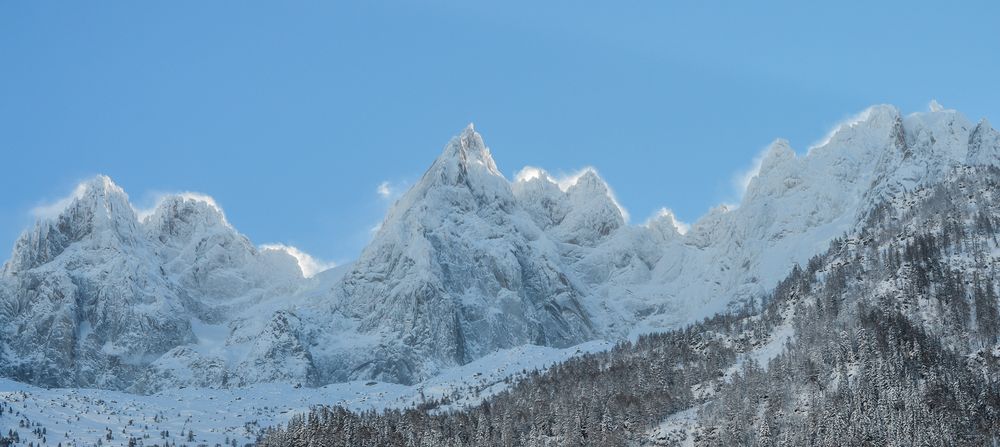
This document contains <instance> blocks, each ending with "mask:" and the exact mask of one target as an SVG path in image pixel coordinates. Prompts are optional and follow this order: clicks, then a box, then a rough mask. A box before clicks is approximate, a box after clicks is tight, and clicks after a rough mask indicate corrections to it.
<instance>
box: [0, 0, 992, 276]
mask: <svg viewBox="0 0 1000 447" xmlns="http://www.w3.org/2000/svg"><path fill="white" fill-rule="evenodd" d="M820 3H822V4H820ZM874 3H876V2H731V3H720V2H713V1H705V2H690V3H689V4H687V5H683V4H681V3H680V2H659V1H657V2H654V1H648V2H647V1H637V2H627V4H623V2H602V3H592V2H578V1H551V2H521V1H506V2H491V3H487V2H460V1H429V2H381V1H379V2H356V3H341V2H253V1H239V2H236V1H234V2H222V1H220V2H194V1H191V2H187V1H181V2H159V3H154V2H114V1H108V2H13V1H9V2H0V188H2V190H3V191H5V193H4V194H3V195H0V216H2V218H0V247H10V246H11V245H12V243H13V241H14V239H15V238H16V237H17V235H18V234H19V233H20V232H21V231H22V230H23V229H24V228H26V227H28V226H29V225H30V224H31V222H32V221H33V219H34V218H33V217H32V214H31V210H32V209H33V208H35V207H37V206H39V205H41V204H45V203H50V202H52V201H55V200H58V199H59V198H60V197H63V196H66V195H67V194H69V193H70V192H71V191H72V189H73V186H74V185H75V184H77V183H78V182H79V181H81V180H83V179H86V178H88V177H91V176H93V175H95V174H98V173H104V174H108V175H110V176H111V177H112V178H113V179H115V181H116V182H118V183H119V184H120V185H122V186H123V187H124V188H125V189H126V191H128V192H129V194H130V195H131V197H132V199H133V202H136V203H137V204H138V205H139V206H145V205H150V202H152V201H153V200H154V197H155V196H156V195H157V194H160V193H163V192H171V191H197V192H202V193H206V194H209V195H211V196H213V197H215V199H216V201H217V202H218V203H219V204H221V206H222V207H223V208H224V209H225V210H226V214H227V216H228V218H229V220H230V221H231V222H232V223H233V224H234V225H235V226H236V227H237V228H238V229H239V230H240V231H242V232H243V233H245V234H247V235H248V236H249V237H250V238H251V239H252V240H253V241H254V242H256V243H269V242H281V243H287V244H293V245H296V246H298V247H300V248H302V249H304V250H306V251H308V252H311V253H312V254H314V255H316V256H318V257H320V258H323V259H328V260H336V261H344V260H349V259H352V258H354V257H355V256H356V255H357V253H358V252H359V251H360V249H361V248H362V247H363V246H364V244H365V243H366V242H367V240H368V239H369V237H370V234H369V229H370V228H371V227H372V226H373V225H375V224H376V223H378V222H379V221H380V220H381V218H382V216H383V215H384V213H385V210H386V208H387V207H388V203H387V200H385V199H383V198H382V197H381V196H380V194H379V193H378V187H379V185H380V184H382V183H383V182H388V185H390V186H391V187H394V188H397V189H398V188H399V187H400V185H406V184H408V183H411V182H413V181H415V180H416V179H417V178H419V176H420V175H421V174H422V173H423V171H424V169H426V167H427V166H428V165H429V164H430V163H431V161H433V159H434V157H436V156H437V155H438V154H439V152H440V151H441V148H442V147H443V146H444V144H445V143H446V142H447V141H448V139H449V138H450V137H451V136H452V135H455V134H457V133H458V132H459V131H460V130H461V129H462V128H463V127H464V126H465V125H466V124H467V123H469V122H475V123H476V128H477V129H478V130H479V131H480V132H481V133H482V134H483V136H484V138H485V140H486V142H487V144H488V145H489V146H490V147H491V149H492V150H493V154H494V157H495V158H496V161H497V164H498V166H499V167H500V169H501V170H502V171H503V172H504V173H505V174H506V175H507V176H508V178H512V177H513V176H514V174H516V173H517V171H519V170H520V169H521V168H522V167H523V166H525V165H533V166H539V167H543V168H545V169H547V170H549V171H550V172H553V173H560V172H566V173H568V172H573V171H576V170H578V169H580V168H583V167H585V166H594V167H596V168H597V169H598V170H599V171H600V173H601V175H602V176H603V177H604V178H605V179H606V180H607V181H608V182H609V183H610V184H611V186H612V188H614V190H615V192H616V194H617V196H618V199H619V201H620V202H621V203H622V204H623V205H624V206H625V208H627V209H628V210H629V212H630V214H631V216H632V221H633V222H641V221H643V220H644V219H645V218H646V217H647V216H649V215H651V214H652V213H653V212H654V211H655V210H656V209H658V208H660V207H663V206H666V207H669V208H672V209H673V210H674V211H675V212H676V213H677V214H678V215H679V217H680V218H681V219H683V220H686V221H693V220H695V219H696V218H697V217H698V216H700V215H702V214H703V213H705V212H706V211H707V210H708V209H709V208H710V207H711V206H713V205H715V204H718V203H720V202H727V201H733V200H735V198H736V195H737V194H738V193H737V191H736V188H735V187H734V178H735V177H736V176H738V175H739V173H740V172H741V171H743V170H746V169H747V168H748V167H749V166H750V165H751V163H752V160H753V158H754V156H755V155H757V154H758V153H759V152H760V151H761V150H762V149H763V148H764V147H765V146H767V144H768V143H769V142H771V141H772V140H773V139H774V138H776V137H784V138H787V139H788V140H790V141H791V143H792V146H793V147H794V148H795V149H796V150H797V151H798V152H800V153H803V152H804V151H805V150H806V149H807V148H808V147H809V145H810V144H811V143H813V142H816V141H817V140H820V139H821V138H822V137H823V136H824V135H825V134H826V133H827V132H828V131H829V130H830V128H831V127H832V126H833V125H834V124H835V123H836V122H838V121H840V120H842V119H843V118H845V117H847V116H849V115H852V114H854V113H856V112H859V111H861V110H862V109H864V108H865V107H867V106H868V105H871V104H875V103H892V104H896V105H897V106H899V107H900V108H901V109H902V110H903V111H904V112H913V111H918V110H924V109H925V108H926V107H927V103H928V102H929V101H930V100H931V99H937V100H938V101H939V102H940V103H942V104H943V105H944V106H946V107H949V108H957V109H959V110H961V111H963V112H964V113H966V114H967V115H968V116H969V117H970V118H971V119H974V120H975V119H978V118H979V117H982V116H987V117H991V118H993V120H994V122H996V121H1000V114H998V113H997V107H996V105H997V104H1000V101H998V100H1000V89H998V88H996V84H997V82H998V81H997V80H998V79H1000V57H997V55H998V54H1000V32H997V31H996V24H995V18H996V17H997V16H998V12H1000V11H998V7H997V6H995V5H996V3H995V2H964V3H963V4H962V8H961V9H958V8H949V7H947V6H946V4H945V3H946V2H912V1H911V2H878V3H879V4H874ZM762 4H766V6H761V5H762ZM0 249H2V250H7V249H6V248H0ZM0 257H3V256H0Z"/></svg>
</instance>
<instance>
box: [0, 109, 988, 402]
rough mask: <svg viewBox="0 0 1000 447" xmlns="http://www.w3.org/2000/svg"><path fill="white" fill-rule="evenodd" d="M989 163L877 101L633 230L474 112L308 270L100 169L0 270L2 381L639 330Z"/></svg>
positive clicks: (617, 335)
mask: <svg viewBox="0 0 1000 447" xmlns="http://www.w3.org/2000/svg"><path fill="white" fill-rule="evenodd" d="M998 154H1000V134H998V133H997V132H996V130H994V129H992V127H990V126H989V124H988V121H986V120H982V121H980V122H979V123H978V124H976V125H975V126H973V125H972V124H971V123H970V122H969V121H968V120H966V119H965V118H964V117H963V116H962V115H961V114H959V113H958V112H955V111H953V110H944V109H942V110H938V111H933V112H926V113H916V114H911V115H907V116H903V115H902V114H901V113H900V111H899V110H898V109H896V108H895V107H892V106H873V107H871V108H869V109H867V110H866V111H864V112H862V113H861V114H860V115H859V116H858V117H856V118H855V119H852V120H850V121H849V122H847V123H845V124H843V125H841V126H839V127H838V128H837V129H836V130H835V131H834V132H832V133H831V134H830V135H829V137H828V138H827V139H826V140H825V141H823V142H821V143H820V144H818V145H816V146H814V147H812V148H810V149H809V150H808V152H807V153H806V154H803V155H799V154H796V153H795V151H794V150H793V149H792V148H791V147H790V146H789V145H788V143H787V142H786V141H784V140H780V139H779V140H776V141H775V142H774V143H773V144H772V145H771V146H770V148H769V149H768V151H766V153H765V155H764V156H763V158H762V160H761V163H760V168H759V170H758V171H757V172H756V173H755V174H754V175H753V176H751V177H750V180H749V182H748V184H747V187H746V191H745V193H744V194H743V198H742V200H741V203H740V204H739V206H737V207H735V208H733V207H724V206H722V207H716V208H714V209H713V210H712V211H710V212H709V213H708V214H706V215H705V216H704V217H702V218H701V219H699V220H698V221H697V222H694V223H692V224H691V225H690V226H689V227H687V226H686V225H684V224H682V223H679V222H678V221H677V220H676V218H675V217H673V215H672V214H671V213H669V212H668V211H664V212H662V213H660V214H658V215H657V216H654V218H653V219H650V220H649V221H647V222H646V223H644V224H639V225H633V224H628V215H627V213H626V212H625V211H624V209H623V208H622V207H621V206H620V205H619V204H618V202H617V200H616V199H615V197H614V195H613V193H612V191H611V188H610V187H609V186H608V185H607V183H606V182H604V180H603V179H601V178H600V176H599V175H598V174H597V171H596V170H594V169H585V170H583V171H581V172H580V173H579V174H578V175H576V176H574V177H573V178H571V179H569V180H567V181H563V182H560V181H557V180H556V179H554V178H553V177H551V176H549V175H548V174H547V173H546V172H545V171H543V170H541V169H538V168H526V169H525V170H522V172H521V173H519V174H518V175H516V176H515V177H514V178H513V179H512V180H508V179H507V178H506V177H504V176H503V174H502V173H500V171H499V170H498V169H497V167H496V163H495V162H494V160H493V158H492V153H491V151H490V150H489V148H488V147H487V146H486V144H485V142H484V141H483V139H482V137H481V136H480V135H479V134H478V133H477V132H476V131H475V129H474V127H473V126H472V125H470V126H468V127H467V128H466V129H464V130H463V131H462V133H461V134H460V135H459V136H457V137H455V138H453V139H452V140H451V141H450V142H449V143H448V144H447V145H446V146H445V148H444V149H443V151H442V152H441V155H440V156H439V157H438V158H437V159H436V160H435V161H434V162H433V163H432V165H431V167H430V168H429V169H428V170H427V172H426V173H425V174H424V175H423V177H422V178H421V180H420V181H419V182H418V183H417V184H416V185H414V186H413V187H412V188H411V189H410V190H409V191H407V192H406V193H405V194H404V195H403V196H402V197H400V199H399V200H397V201H396V203H395V204H394V205H393V206H392V208H391V209H390V210H389V211H388V213H387V215H386V218H385V220H384V221H383V223H382V225H381V227H380V229H379V230H378V231H377V233H376V234H375V236H374V238H373V240H372V241H371V243H370V244H369V245H368V246H367V247H366V248H365V249H364V251H363V252H362V253H361V254H360V256H359V258H358V259H357V260H356V261H354V262H353V263H351V264H349V265H347V266H345V267H344V268H342V269H339V270H338V272H337V273H336V274H331V275H324V274H320V275H317V276H316V277H315V278H305V275H304V270H303V268H302V267H301V266H300V265H299V263H298V262H297V260H296V258H295V257H294V256H293V254H291V253H290V252H288V251H287V250H285V251H282V250H280V249H261V248H260V247H257V246H255V245H254V244H253V243H251V242H250V241H249V239H247V238H246V237H245V236H243V235H241V234H239V233H238V232H237V231H236V230H235V228H233V227H232V225H230V224H229V222H228V221H226V219H225V215H224V213H223V212H222V210H221V208H219V207H218V206H217V205H216V204H214V202H213V201H211V199H210V198H206V197H201V196H193V195H188V196H184V195H178V196H173V197H170V198H167V199H164V200H163V201H161V202H160V204H159V205H158V207H157V208H156V209H155V210H154V211H153V212H152V213H150V214H149V215H144V216H141V217H140V216H139V215H138V214H137V213H136V212H135V211H134V209H133V208H132V206H131V205H130V204H129V202H128V198H127V195H126V194H125V193H124V191H122V190H121V188H119V187H117V185H114V183H113V182H112V181H111V180H110V179H109V178H107V177H104V176H101V177H98V178H97V179H95V180H94V181H92V182H90V183H88V184H86V187H84V188H83V190H82V193H81V194H76V197H75V199H74V200H73V201H72V202H71V203H70V204H69V205H68V207H67V208H66V209H65V210H63V212H62V213H61V214H59V216H58V217H56V218H54V219H44V220H42V221H40V222H39V223H38V224H36V226H35V227H34V228H33V229H31V230H29V231H27V232H25V234H24V235H22V237H21V238H19V240H18V242H17V243H15V248H14V251H13V253H12V256H11V260H10V261H8V262H7V263H5V264H4V268H3V274H2V275H0V322H2V323H4V326H5V327H7V328H10V329H8V331H6V332H5V333H4V334H3V338H0V344H2V345H3V350H2V351H0V352H2V353H3V354H2V356H0V373H2V374H4V375H6V376H9V377H14V378H17V379H19V380H24V381H27V382H31V383H36V384H43V385H58V386H97V387H105V388H113V389H127V390H130V391H134V392H154V391H156V390H159V389H164V388H169V387H176V386H186V385H192V386H193V385H197V386H241V385H246V384H251V383H259V382H267V381H285V382H292V383H301V384H304V385H308V386H316V385H322V384H325V383H331V382H337V381H345V380H356V379H357V380H361V379H372V378H374V379H378V380H385V381H393V382H400V383H414V382H417V381H419V380H422V379H426V378H428V377H431V376H433V375H434V374H435V373H436V372H437V371H440V370H442V369H444V368H448V367H452V366H456V365H461V364H464V363H467V362H469V361H472V360H475V359H476V358H479V357H482V356H483V355H485V354H487V353H490V352H494V351H496V350H499V349H507V348H512V347H516V346H519V345H523V344H540V345H548V346H555V347H566V346H571V345H573V344H577V343H580V342H584V341H587V340H592V339H598V338H605V339H612V340H614V339H622V338H630V337H635V336H637V335H639V334H642V333H648V332H654V331H662V330H666V329H671V328H676V327H680V326H683V325H685V324H688V323H690V322H693V321H698V320H699V319H702V318H705V317H709V316H711V315H713V314H716V313H718V312H723V311H725V310H726V309H729V308H732V307H733V306H740V305H742V304H745V303H748V302H751V301H753V300H756V299H759V298H761V297H763V296H764V295H765V294H766V293H767V292H768V291H769V290H770V289H772V288H773V287H774V285H775V284H777V282H778V281H779V280H780V279H782V278H784V277H785V275H787V274H788V272H789V271H791V270H792V268H793V267H794V266H795V265H797V264H798V265H803V264H805V263H806V262H807V261H808V259H809V258H810V257H811V256H813V255H815V254H816V253H819V252H820V251H822V250H824V249H825V248H826V245H827V244H828V242H829V241H830V240H832V239H833V238H835V237H838V236H840V235H841V234H843V233H845V232H847V231H849V230H851V229H853V228H856V227H857V226H858V225H860V224H861V223H862V221H863V219H864V218H865V216H866V215H867V214H868V213H870V212H871V208H872V207H873V206H874V204H877V203H881V202H883V201H885V200H887V199H890V198H892V197H895V196H899V195H901V194H903V193H905V192H907V191H911V190H913V189H914V188H916V187H918V186H920V185H923V184H932V183H934V182H936V181H938V180H940V179H942V178H944V176H945V175H946V174H947V173H948V172H949V170H950V169H952V168H954V167H956V166H962V165H976V164H992V165H995V164H997V163H998V161H997V160H998V157H1000V156H998ZM112 286H113V287H112ZM29 327H31V328H33V330H28V331H23V330H22V329H24V328H29ZM43 340H44V342H43ZM43 343H44V344H45V346H47V347H46V348H45V349H43V350H41V352H36V351H35V350H33V347H37V346H39V345H40V344H43ZM67 370H68V371H73V372H74V373H73V375H72V378H68V376H66V375H65V374H64V375H62V376H60V375H59V374H57V371H67ZM98 371H105V372H104V373H100V374H99V373H98ZM108 371H110V372H108Z"/></svg>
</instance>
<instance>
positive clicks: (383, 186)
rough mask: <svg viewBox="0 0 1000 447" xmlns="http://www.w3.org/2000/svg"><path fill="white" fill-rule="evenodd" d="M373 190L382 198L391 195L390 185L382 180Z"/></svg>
mask: <svg viewBox="0 0 1000 447" xmlns="http://www.w3.org/2000/svg"><path fill="white" fill-rule="evenodd" d="M375 192H377V193H378V195H379V196H381V197H382V198H383V199H388V198H389V197H391V196H392V187H390V186H389V182H382V183H379V185H378V188H375Z"/></svg>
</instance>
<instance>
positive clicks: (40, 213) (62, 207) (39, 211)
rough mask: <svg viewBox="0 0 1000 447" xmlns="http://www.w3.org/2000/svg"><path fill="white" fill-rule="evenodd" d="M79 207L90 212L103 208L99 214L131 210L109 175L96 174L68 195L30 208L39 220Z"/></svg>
mask: <svg viewBox="0 0 1000 447" xmlns="http://www.w3.org/2000/svg"><path fill="white" fill-rule="evenodd" d="M81 208H82V209H88V210H90V211H91V213H93V212H97V211H98V210H104V211H103V212H102V213H101V214H109V213H125V214H130V211H131V205H129V202H128V194H126V193H125V190H123V189H122V188H121V187H120V186H118V185H117V184H115V182H114V181H112V180H111V178H110V177H108V176H106V175H98V176H96V177H94V178H92V179H90V180H86V181H83V182H81V183H80V184H78V185H77V186H76V188H74V189H73V192H72V193H71V194H70V195H68V196H66V197H63V198H62V199H59V200H57V201H55V202H52V203H49V204H45V205H40V206H37V207H35V208H34V209H32V210H31V214H32V215H34V216H35V217H36V218H38V219H39V220H53V219H57V218H59V217H60V216H62V215H63V214H66V213H71V212H75V211H74V210H79V209H81Z"/></svg>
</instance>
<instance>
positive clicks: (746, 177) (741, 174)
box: [730, 148, 769, 202]
mask: <svg viewBox="0 0 1000 447" xmlns="http://www.w3.org/2000/svg"><path fill="white" fill-rule="evenodd" d="M768 149H769V148H764V149H762V150H761V151H760V152H758V153H757V155H755V156H754V157H753V161H751V162H750V165H749V166H747V167H746V168H743V169H741V170H739V171H736V173H735V174H733V176H732V178H731V179H730V182H731V184H732V187H733V192H735V193H736V200H737V202H739V201H742V200H743V195H745V194H746V192H747V188H748V187H750V182H751V181H753V178H754V177H756V176H757V174H760V167H761V165H762V164H763V163H764V157H765V156H767V151H768Z"/></svg>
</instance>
